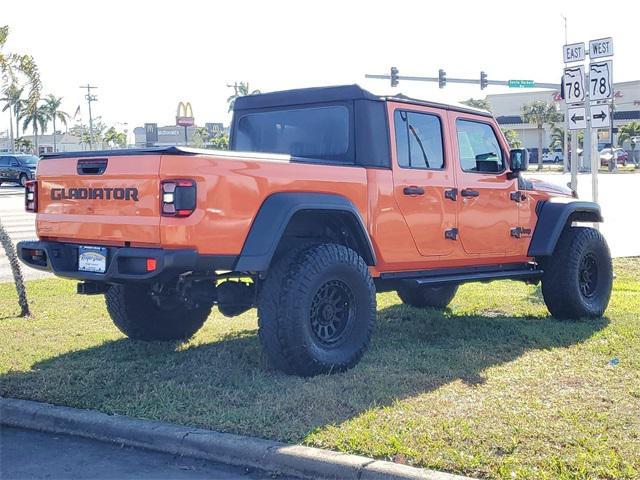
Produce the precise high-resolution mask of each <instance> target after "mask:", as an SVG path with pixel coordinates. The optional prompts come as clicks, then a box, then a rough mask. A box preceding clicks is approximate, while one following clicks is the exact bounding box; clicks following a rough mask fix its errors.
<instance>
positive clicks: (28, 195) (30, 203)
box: [24, 180, 38, 212]
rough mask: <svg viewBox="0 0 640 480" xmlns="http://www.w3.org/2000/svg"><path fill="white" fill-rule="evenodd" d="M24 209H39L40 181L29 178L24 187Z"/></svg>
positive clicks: (31, 210)
mask: <svg viewBox="0 0 640 480" xmlns="http://www.w3.org/2000/svg"><path fill="white" fill-rule="evenodd" d="M24 209H25V210H26V211H27V212H37V211H38V182H37V181H35V180H29V181H28V182H27V183H26V185H25V188H24Z"/></svg>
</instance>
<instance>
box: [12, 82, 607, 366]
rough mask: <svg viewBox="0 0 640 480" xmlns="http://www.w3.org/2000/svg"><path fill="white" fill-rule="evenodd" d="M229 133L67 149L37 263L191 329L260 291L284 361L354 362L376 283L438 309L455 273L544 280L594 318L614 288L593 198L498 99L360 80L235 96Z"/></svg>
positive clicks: (43, 184)
mask: <svg viewBox="0 0 640 480" xmlns="http://www.w3.org/2000/svg"><path fill="white" fill-rule="evenodd" d="M230 142H231V150H230V151H205V150H189V149H184V148H176V147H170V148H150V149H140V150H116V151H99V152H78V153H58V154H51V155H45V156H44V158H43V159H42V160H41V161H40V163H39V165H38V170H37V176H36V180H35V181H33V182H30V183H29V184H28V185H27V189H26V193H25V194H26V198H25V201H26V208H27V210H29V211H33V212H36V214H37V217H36V223H37V233H38V237H39V241H33V242H21V243H20V244H19V245H18V249H19V255H20V258H21V259H22V261H23V262H25V263H26V264H28V265H29V266H31V267H34V268H39V269H43V270H49V271H52V272H53V273H55V274H56V275H59V276H61V277H66V278H73V279H77V280H79V281H80V283H79V284H78V293H81V294H104V295H105V298H106V305H107V309H108V311H109V314H110V315H111V318H112V319H113V321H114V323H115V324H116V326H117V327H118V328H119V329H120V330H121V331H122V332H123V333H124V334H125V335H127V336H128V337H131V338H135V339H143V340H170V339H183V338H188V337H190V336H191V335H193V334H194V333H195V332H196V331H197V330H198V329H199V328H200V327H201V326H202V324H203V323H204V322H205V320H206V319H207V317H208V316H209V313H210V311H211V309H212V306H213V305H217V306H218V309H219V310H220V312H222V313H223V314H224V315H227V316H234V315H238V314H240V313H242V312H244V311H246V310H248V309H250V308H252V307H257V309H258V319H259V337H260V340H261V343H262V346H263V348H264V350H265V351H266V352H267V354H268V356H269V358H270V360H271V361H272V363H273V365H274V366H276V367H277V368H279V369H281V370H283V371H285V372H287V373H293V374H299V375H305V376H307V375H315V374H319V373H325V372H337V371H342V370H345V369H348V368H350V367H353V366H354V365H355V364H356V363H358V361H359V360H360V358H361V357H362V355H363V353H364V352H365V350H366V348H367V346H368V344H369V339H370V336H371V332H372V330H373V327H374V322H375V318H376V292H382V291H390V290H395V291H397V292H398V294H399V296H400V298H401V299H402V301H403V302H405V303H407V304H409V305H412V306H414V307H418V308H423V307H431V308H444V307H446V306H447V304H448V303H449V302H450V301H451V299H452V298H453V296H454V295H455V293H456V290H457V288H458V285H460V284H461V283H464V282H471V281H482V282H486V281H490V280H495V279H512V280H521V281H525V282H530V283H537V282H542V294H543V296H544V300H545V303H546V305H547V307H548V308H549V310H550V312H551V313H552V314H553V315H554V316H556V317H559V318H580V317H598V316H600V315H602V314H603V312H604V311H605V308H606V307H607V304H608V302H609V297H610V293H611V284H612V267H611V258H610V254H609V249H608V247H607V244H606V242H605V239H604V238H603V237H602V235H601V234H600V233H599V232H598V230H596V229H593V228H587V227H584V226H577V225H576V223H577V222H601V221H602V217H601V214H600V209H599V206H598V205H597V204H595V203H591V202H585V201H580V200H577V199H575V198H573V197H572V195H571V192H570V191H569V190H568V189H565V188H563V187H559V186H554V185H551V184H548V183H544V182H541V181H535V180H528V179H525V178H523V177H522V176H521V175H520V171H522V170H525V169H526V168H527V164H528V156H527V151H526V150H524V149H511V150H510V149H509V147H508V145H507V143H506V141H505V139H504V136H503V135H502V133H501V131H500V128H499V126H498V124H497V123H496V121H495V120H494V119H493V118H492V117H491V115H490V114H489V113H486V112H482V111H477V110H473V109H469V108H465V107H458V106H450V105H442V104H438V103H432V102H426V101H421V100H415V99H411V98H407V97H404V96H397V97H379V96H375V95H373V94H371V93H370V92H367V91H366V90H363V89H361V88H360V87H358V86H356V85H352V86H338V87H326V88H307V89H299V90H289V91H283V92H274V93H267V94H261V95H252V96H247V97H242V98H239V99H238V100H237V101H236V103H235V108H234V115H233V123H232V126H231V139H230Z"/></svg>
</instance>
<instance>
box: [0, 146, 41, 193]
mask: <svg viewBox="0 0 640 480" xmlns="http://www.w3.org/2000/svg"><path fill="white" fill-rule="evenodd" d="M38 160H39V158H38V157H36V156H35V155H25V154H21V153H11V154H0V185H2V184H3V183H17V184H19V185H22V186H23V187H24V186H25V185H26V184H27V182H28V181H29V180H33V179H34V178H35V176H36V167H37V166H38Z"/></svg>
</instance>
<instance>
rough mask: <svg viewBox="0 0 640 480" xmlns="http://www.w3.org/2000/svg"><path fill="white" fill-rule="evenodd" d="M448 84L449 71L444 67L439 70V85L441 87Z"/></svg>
mask: <svg viewBox="0 0 640 480" xmlns="http://www.w3.org/2000/svg"><path fill="white" fill-rule="evenodd" d="M446 84H447V72H445V71H444V70H443V69H440V70H438V86H439V87H440V88H444V86H445V85H446Z"/></svg>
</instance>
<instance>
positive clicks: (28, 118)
mask: <svg viewBox="0 0 640 480" xmlns="http://www.w3.org/2000/svg"><path fill="white" fill-rule="evenodd" d="M20 119H21V120H22V129H23V130H26V129H27V128H29V125H31V126H32V128H33V135H34V136H35V154H36V155H39V154H40V151H39V149H38V134H40V133H43V132H44V131H45V130H46V129H47V123H49V110H48V109H47V106H46V105H37V106H36V108H33V109H32V108H29V109H27V110H26V111H25V112H23V113H22V116H21V117H20Z"/></svg>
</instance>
